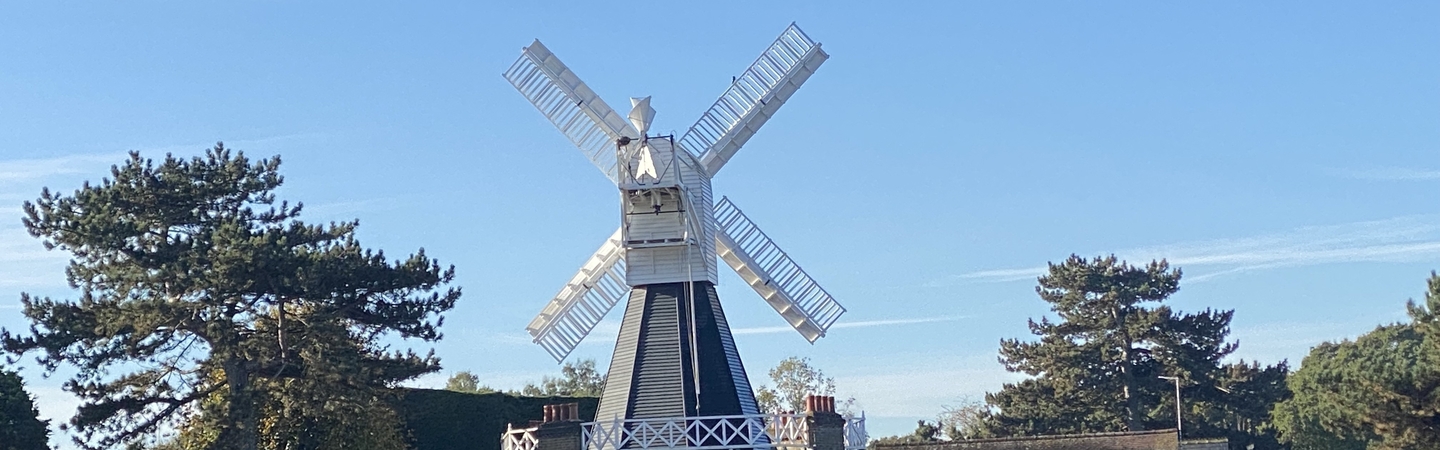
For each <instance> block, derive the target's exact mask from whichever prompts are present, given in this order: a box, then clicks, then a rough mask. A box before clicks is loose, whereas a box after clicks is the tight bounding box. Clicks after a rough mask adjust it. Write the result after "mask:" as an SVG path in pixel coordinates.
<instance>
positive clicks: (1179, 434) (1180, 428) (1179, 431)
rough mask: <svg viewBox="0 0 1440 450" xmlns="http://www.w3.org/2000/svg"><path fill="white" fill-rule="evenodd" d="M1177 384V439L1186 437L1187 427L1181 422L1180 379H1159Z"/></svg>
mask: <svg viewBox="0 0 1440 450" xmlns="http://www.w3.org/2000/svg"><path fill="white" fill-rule="evenodd" d="M1157 378H1160V379H1162V380H1170V381H1173V382H1175V437H1176V438H1177V439H1179V438H1183V437H1185V431H1184V430H1185V425H1184V424H1183V423H1182V422H1180V377H1163V376H1162V377H1157Z"/></svg>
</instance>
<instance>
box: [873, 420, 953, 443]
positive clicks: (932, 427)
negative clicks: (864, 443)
mask: <svg viewBox="0 0 1440 450" xmlns="http://www.w3.org/2000/svg"><path fill="white" fill-rule="evenodd" d="M940 433H941V430H940V426H939V425H937V424H934V423H930V422H926V421H924V420H917V421H915V431H913V432H911V433H910V434H903V435H899V436H886V437H882V438H875V439H871V440H870V443H869V444H868V445H870V446H871V447H870V448H875V447H874V446H885V445H898V444H924V443H930V442H936V441H939V440H940V439H939V437H940Z"/></svg>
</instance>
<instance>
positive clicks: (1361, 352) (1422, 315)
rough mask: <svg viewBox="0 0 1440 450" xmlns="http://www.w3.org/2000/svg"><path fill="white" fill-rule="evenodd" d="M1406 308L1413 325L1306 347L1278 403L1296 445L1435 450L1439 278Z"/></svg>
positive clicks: (1438, 443)
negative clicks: (1285, 396)
mask: <svg viewBox="0 0 1440 450" xmlns="http://www.w3.org/2000/svg"><path fill="white" fill-rule="evenodd" d="M1408 309H1409V315H1410V319H1411V321H1410V323H1396V324H1391V325H1385V326H1380V327H1377V328H1376V329H1375V330H1374V331H1371V332H1369V333H1366V334H1364V335H1362V336H1360V337H1359V338H1357V339H1355V340H1354V341H1350V340H1344V341H1341V342H1339V343H1331V342H1325V343H1322V344H1320V345H1318V346H1316V347H1314V348H1313V349H1311V350H1310V354H1309V355H1308V356H1306V357H1305V360H1304V361H1303V362H1302V363H1301V365H1300V370H1299V371H1296V372H1295V374H1294V375H1292V376H1291V377H1290V380H1289V384H1290V389H1291V390H1292V391H1293V392H1294V397H1293V398H1291V399H1289V400H1287V401H1285V402H1282V403H1280V404H1278V405H1276V406H1275V416H1276V422H1277V426H1278V427H1279V429H1280V431H1281V436H1282V437H1283V438H1284V439H1285V440H1286V441H1288V442H1290V443H1291V444H1293V446H1294V448H1295V449H1297V450H1310V449H1315V450H1332V449H1333V450H1348V449H1362V448H1369V449H1380V450H1389V449H1440V319H1437V317H1436V316H1437V313H1436V312H1437V311H1440V276H1436V275H1435V274H1434V273H1432V274H1431V276H1430V280H1429V290H1428V291H1427V292H1426V294H1425V304H1423V305H1421V304H1417V303H1415V302H1414V301H1411V302H1410V303H1409V305H1408Z"/></svg>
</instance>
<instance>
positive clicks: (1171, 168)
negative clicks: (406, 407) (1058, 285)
mask: <svg viewBox="0 0 1440 450" xmlns="http://www.w3.org/2000/svg"><path fill="white" fill-rule="evenodd" d="M722 3H723V4H718V3H717V4H714V5H707V6H698V5H688V4H669V3H658V4H647V3H635V2H630V3H624V2H621V3H613V2H612V3H603V4H595V5H590V4H562V3H552V2H546V3H543V4H530V3H518V2H517V3H493V4H489V5H471V4H436V3H429V4H425V5H405V6H380V5H369V4H365V5H357V4H354V3H352V2H344V3H341V2H335V3H329V4H326V3H307V4H304V5H300V4H294V3H290V2H231V3H227V4H221V3H206V4H189V3H180V2H158V1H156V2H137V3H127V4H124V5H121V4H109V3H106V4H81V3H79V2H43V3H42V2H25V3H9V4H5V5H0V124H3V126H0V326H3V327H7V328H11V329H15V328H20V327H23V326H25V323H24V321H23V320H22V318H21V317H20V314H19V310H18V303H19V301H18V299H19V295H20V293H21V292H31V293H38V294H48V295H55V296H61V297H64V296H71V295H73V294H72V293H71V292H69V290H68V288H66V286H65V284H64V280H63V274H62V268H63V265H64V262H65V256H64V255H61V254H56V253H53V252H45V251H44V250H43V248H42V247H41V246H40V245H39V243H38V242H36V241H34V240H33V239H31V238H29V237H28V235H26V234H25V232H24V231H23V229H22V228H21V227H20V223H19V219H20V216H21V212H20V209H19V206H20V203H21V202H22V201H25V200H28V199H33V198H35V197H36V196H37V195H38V193H39V190H40V188H41V187H42V186H49V187H51V188H54V189H58V190H63V191H69V190H72V189H74V188H77V187H79V185H80V183H81V182H82V181H84V180H98V179H99V178H101V177H103V176H104V175H106V174H107V173H108V172H107V168H108V167H109V165H111V164H114V163H117V162H120V161H121V159H122V157H123V153H124V152H125V151H127V150H139V151H141V152H142V153H143V154H145V155H146V156H151V157H161V156H162V155H163V154H164V153H165V152H172V153H175V154H177V155H194V154H198V153H200V152H201V151H203V149H204V148H205V147H207V146H208V145H210V144H212V143H213V142H215V141H218V140H223V141H225V142H226V143H227V145H228V146H230V147H233V148H236V149H241V150H244V151H246V152H247V153H249V154H251V155H254V156H269V155H273V154H280V155H281V156H282V157H283V159H284V161H285V163H284V165H283V168H282V169H283V171H284V174H285V175H286V177H287V183H286V186H285V187H284V188H283V192H282V193H281V195H282V197H283V198H286V199H289V200H292V201H294V200H299V201H303V202H304V203H305V204H306V205H307V212H308V214H307V216H308V218H309V219H310V220H346V219H351V218H359V219H360V223H361V227H360V232H359V234H360V237H361V239H362V241H363V242H364V243H365V244H366V245H368V246H370V247H373V248H379V249H384V250H386V251H387V252H389V253H390V254H394V255H397V256H398V255H400V254H403V253H407V252H411V251H414V250H415V249H418V248H421V247H424V248H425V249H426V251H427V252H428V253H429V254H431V255H433V256H435V257H437V258H439V259H440V260H441V261H442V262H443V263H446V264H454V265H456V267H457V270H458V273H459V275H458V284H459V285H461V286H463V287H464V289H465V292H466V295H465V298H464V299H463V300H462V301H461V303H460V305H459V306H457V307H456V309H455V310H454V311H453V312H452V313H451V314H449V316H448V317H447V320H446V326H445V328H444V331H445V333H446V339H445V340H443V341H441V342H439V343H436V344H435V345H434V346H433V348H434V349H435V350H436V352H437V353H438V354H439V356H440V357H442V358H443V361H444V364H445V367H446V373H443V374H438V375H436V376H433V377H428V378H424V379H421V380H418V381H416V384H417V385H421V386H437V385H439V384H441V383H443V379H444V377H445V376H446V375H448V373H449V372H451V371H456V370H471V371H474V372H476V373H477V374H479V375H480V376H481V378H482V380H484V382H486V383H487V384H490V385H493V386H496V387H501V388H515V387H519V386H520V385H522V384H523V383H524V382H526V381H530V380H535V379H538V378H539V377H540V376H542V375H545V374H549V373H553V372H555V371H556V365H555V364H554V362H553V361H551V360H550V359H549V357H548V356H547V355H546V354H545V353H544V352H543V351H542V350H541V349H540V348H538V347H537V346H534V345H532V344H530V343H529V342H528V339H527V337H526V335H525V334H524V331H523V328H524V326H525V324H526V323H528V321H529V320H530V318H531V317H532V316H533V315H534V314H535V313H536V312H537V311H538V310H539V309H540V307H541V306H543V304H544V303H545V302H546V301H547V300H548V299H549V298H550V297H552V296H553V295H554V294H555V292H556V291H557V290H558V289H559V288H560V286H561V284H563V283H564V282H565V280H566V279H568V277H569V276H570V275H571V274H572V273H573V272H574V270H575V269H576V268H577V267H578V266H579V265H580V264H581V263H582V262H583V261H584V259H585V258H586V257H588V256H589V253H590V252H591V251H593V250H594V249H595V247H597V246H598V245H599V243H600V241H601V240H602V239H604V238H605V237H606V236H608V235H609V234H610V233H611V232H612V231H613V230H614V228H615V217H616V216H615V214H616V207H617V206H618V205H617V204H616V201H615V194H614V192H613V191H612V189H613V188H612V187H611V186H610V184H609V183H608V181H606V180H605V178H604V177H603V176H602V175H600V174H599V172H598V171H596V170H595V169H594V168H593V167H592V166H590V164H589V163H588V162H587V161H585V160H584V158H583V157H582V156H581V155H580V154H579V152H577V151H575V149H574V148H573V147H571V146H570V145H569V143H568V142H567V141H566V140H565V139H564V137H563V136H561V135H560V133H558V132H557V131H555V130H554V129H553V127H552V126H551V125H550V124H549V123H548V122H546V121H545V119H544V118H543V117H541V116H540V114H539V113H537V112H536V111H535V110H534V109H533V108H532V107H531V106H530V105H529V104H528V103H526V101H525V100H524V99H523V98H522V97H521V96H520V95H519V94H518V93H516V92H514V90H513V89H512V88H511V87H510V85H509V84H508V83H506V82H505V81H504V80H503V79H502V78H501V77H500V73H501V72H502V71H504V70H505V69H506V68H507V67H509V65H510V63H511V62H513V61H514V60H515V58H516V57H518V55H519V51H520V48H521V47H523V46H524V45H526V44H528V43H529V42H530V41H531V40H532V39H535V38H540V39H541V40H543V41H544V42H545V44H546V45H547V46H548V47H550V48H551V49H552V50H553V51H555V52H556V54H557V55H559V56H560V57H561V58H562V59H563V60H564V61H565V62H566V63H567V64H568V65H569V66H570V67H571V68H572V69H574V70H575V71H576V72H577V73H578V74H579V75H580V76H581V77H582V78H583V79H584V80H585V81H586V82H587V83H589V84H590V86H591V87H592V88H593V89H594V90H595V91H597V92H598V93H599V94H600V95H601V96H602V97H604V98H605V99H607V101H608V102H609V103H610V104H612V105H622V104H625V98H626V97H629V96H643V95H653V96H654V100H653V106H654V107H655V109H657V110H658V111H659V114H658V116H657V117H656V121H655V128H654V129H655V130H656V131H660V132H666V131H676V132H679V133H683V131H684V130H685V129H686V128H688V127H689V126H690V124H691V123H692V122H693V121H694V120H695V119H696V118H697V117H698V116H699V115H700V113H701V112H703V111H704V110H705V109H706V108H707V107H709V105H710V104H711V102H713V101H714V99H715V98H716V97H717V96H719V95H720V94H721V93H722V92H723V90H724V89H725V88H726V86H727V84H728V83H729V80H730V77H731V76H734V75H737V74H738V73H739V72H740V71H741V70H743V69H744V68H745V67H746V65H748V64H749V63H750V62H751V61H752V60H753V58H754V57H755V56H756V55H757V54H759V52H760V51H761V50H762V49H763V48H764V47H765V45H767V44H768V43H769V42H770V41H771V40H772V39H774V37H775V36H776V35H777V34H779V33H780V31H781V30H783V29H784V27H785V26H786V25H788V24H789V23H790V22H792V21H795V22H798V23H799V24H800V25H801V27H803V28H804V30H805V31H806V32H807V33H808V34H809V35H810V36H811V37H813V38H814V39H815V40H817V41H820V42H822V43H823V45H824V48H825V49H826V51H827V52H829V53H830V54H831V59H830V60H829V61H828V62H827V63H826V64H825V65H824V66H823V67H822V68H821V69H820V71H819V72H818V73H817V74H816V75H815V76H814V77H813V78H811V79H810V81H809V82H807V83H806V85H805V86H804V88H802V89H801V90H800V92H799V93H798V94H797V95H796V96H795V97H793V98H792V99H791V101H790V102H789V103H787V104H786V105H785V107H784V108H783V109H782V110H781V111H780V113H779V114H778V116H777V117H776V118H775V119H774V120H772V121H771V122H770V123H768V124H766V126H765V127H764V129H763V130H762V131H761V132H760V133H759V134H758V135H756V137H755V138H754V139H752V140H751V141H750V143H749V144H748V145H747V146H746V147H745V149H744V150H742V151H741V152H740V153H739V154H738V155H737V156H736V157H735V158H734V159H733V160H732V161H731V163H730V164H729V165H728V166H727V168H726V170H725V171H724V172H723V173H722V174H720V175H719V176H717V177H716V179H715V188H716V190H717V193H720V194H724V195H728V196H730V197H731V198H732V199H734V200H735V201H736V202H737V203H738V204H739V205H740V206H741V207H742V208H744V210H745V211H746V213H747V214H748V215H749V216H750V217H751V218H752V219H754V220H755V221H756V222H757V223H758V224H759V225H760V226H761V227H762V228H764V229H765V230H766V231H767V232H768V233H769V234H770V236H772V237H773V238H774V239H775V240H776V241H777V242H778V243H779V244H780V245H781V246H783V247H784V248H785V249H786V250H787V251H789V252H790V254H791V255H792V256H793V257H794V258H795V259H796V260H797V261H798V262H799V263H800V264H801V265H802V266H804V267H805V268H806V269H807V270H808V271H809V272H810V273H811V274H812V275H813V276H814V277H815V278H816V279H818V280H819V281H820V282H821V283H822V284H823V285H824V286H825V287H826V288H827V289H828V290H829V291H830V292H831V293H832V294H834V296H835V297H836V298H838V299H839V300H840V301H841V302H842V303H844V304H845V306H846V307H848V308H849V313H848V314H847V315H846V316H845V317H843V318H842V319H841V324H840V325H837V328H835V329H833V330H832V331H831V333H830V335H829V336H828V337H826V338H824V339H822V340H821V341H819V342H818V343H817V344H815V345H813V346H812V345H810V344H807V343H805V341H804V340H803V339H801V338H800V337H799V336H798V335H797V334H795V333H794V332H793V331H788V330H784V329H781V328H778V327H783V326H784V323H783V322H782V321H781V320H780V319H779V318H778V317H777V316H776V315H775V314H774V313H773V312H772V311H771V310H770V309H769V308H768V307H766V306H765V305H764V303H763V302H761V301H760V300H759V299H758V298H757V297H756V296H755V295H754V294H753V293H752V292H751V291H749V289H748V288H746V287H745V286H744V285H743V284H742V283H741V282H740V281H739V279H738V278H737V277H735V276H733V274H729V273H726V274H725V275H723V276H722V280H721V281H722V285H721V287H720V295H721V298H722V299H724V302H725V305H726V308H727V310H726V311H727V314H729V315H730V317H731V324H732V325H733V326H734V327H736V329H737V330H736V331H737V334H738V336H737V339H738V342H739V346H740V351H741V354H742V356H743V357H744V358H745V361H746V363H747V369H748V370H749V371H750V373H751V379H752V381H754V382H756V383H757V384H758V383H759V382H762V381H763V380H765V377H764V373H765V371H766V369H767V368H768V367H770V366H772V365H774V363H776V362H777V361H779V360H780V359H782V358H784V357H786V356H789V355H800V356H808V357H811V358H812V359H813V360H814V362H815V364H816V365H817V366H819V367H821V368H822V369H823V370H825V371H826V372H827V373H829V374H831V375H833V376H835V377H836V379H837V382H838V383H839V385H840V391H841V394H842V395H853V396H855V397H856V398H857V400H858V401H859V403H860V405H861V406H862V407H864V409H865V410H866V411H867V414H868V416H869V417H870V425H871V431H872V434H873V435H888V434H897V433H903V432H908V431H909V430H911V429H912V428H913V427H914V421H915V420H917V419H921V418H931V417H933V416H934V414H935V413H937V412H938V411H939V410H940V407H941V406H942V405H945V404H955V403H958V402H961V401H963V400H964V399H966V398H970V399H977V398H979V397H980V396H982V395H983V393H984V392H985V391H989V390H995V389H998V388H999V387H1000V384H1001V383H1003V382H1005V381H1007V380H1013V379H1015V377H1014V376H1013V375H1010V374H1007V373H1005V372H1004V370H1003V369H1001V368H1000V366H999V364H998V363H997V362H996V361H995V351H996V349H997V347H998V342H999V340H1000V339H1001V338H1007V337H1019V336H1025V335H1026V331H1025V320H1026V319H1027V318H1031V317H1039V316H1041V315H1043V314H1044V313H1046V311H1047V308H1046V305H1045V304H1044V303H1042V302H1041V301H1040V300H1039V299H1038V298H1037V297H1035V295H1034V292H1033V286H1034V276H1035V275H1036V274H1038V272H1039V270H1043V267H1044V265H1045V263H1046V262H1047V261H1057V260H1060V259H1063V258H1064V257H1066V256H1067V255H1069V254H1071V253H1079V254H1081V255H1090V256H1093V255H1097V254H1107V253H1112V252H1113V253H1117V254H1118V255H1119V256H1121V257H1124V258H1128V259H1130V260H1132V261H1137V262H1138V261H1143V260H1148V259H1149V258H1161V257H1164V258H1169V259H1170V260H1171V261H1172V262H1174V263H1176V265H1178V266H1180V267H1182V268H1183V269H1184V271H1185V274H1186V277H1185V279H1186V281H1185V282H1183V283H1182V290H1181V292H1180V293H1179V294H1177V295H1176V296H1175V297H1174V298H1173V299H1172V304H1174V305H1175V306H1176V307H1178V308H1181V309H1185V310H1196V309H1203V308H1207V307H1212V308H1225V309H1231V308H1233V309H1236V310H1237V312H1236V316H1235V320H1234V323H1233V330H1234V333H1233V336H1234V338H1236V339H1238V340H1239V341H1240V344H1241V347H1240V351H1239V352H1238V353H1237V357H1244V358H1247V359H1258V360H1260V361H1263V362H1266V363H1273V362H1276V361H1278V360H1280V359H1284V358H1289V359H1290V360H1291V361H1292V362H1293V363H1298V361H1299V359H1300V358H1301V357H1303V355H1304V354H1305V353H1306V352H1307V351H1308V348H1309V347H1310V346H1311V345H1314V344H1315V343H1318V342H1320V341H1322V340H1326V339H1338V338H1343V337H1347V336H1354V335H1357V334H1359V333H1363V332H1365V331H1367V330H1369V329H1371V328H1373V327H1374V326H1375V325H1377V324H1380V323H1383V322H1390V321H1394V320H1399V319H1401V318H1402V317H1403V303H1404V301H1405V300H1406V299H1408V298H1416V297H1419V296H1420V295H1421V294H1422V292H1423V288H1424V279H1425V277H1426V276H1427V275H1428V274H1429V271H1430V270H1433V269H1437V268H1440V208H1437V206H1436V202H1435V196H1436V194H1437V193H1440V161H1437V158H1436V156H1437V155H1440V52H1437V51H1436V49H1437V48H1440V27H1435V26H1434V24H1435V23H1437V22H1440V7H1437V6H1436V5H1435V4H1431V3H1421V2H1395V3H1386V4H1363V5H1361V4H1338V3H1325V2H1304V3H1301V2H1290V3H1272V4H1266V5H1257V4H1252V3H1251V2H1212V3H1206V4H1203V5H1183V6H1175V5H1160V4H1154V3H1140V2H1133V3H1108V4H1105V5H1102V6H1094V5H1079V4H1075V3H1027V4H1019V3H1018V2H1009V3H1004V4H997V5H985V4H979V3H960V2H936V3H930V4H923V3H912V4H905V5H894V6H891V5H882V4H881V2H863V3H853V4H840V3H837V2H809V3H788V4H769V2H748V3H747V2H722ZM615 316H618V314H615ZM616 321H618V318H617V317H611V318H609V319H608V321H607V322H606V323H603V324H602V325H601V326H600V328H599V329H598V330H597V331H596V333H595V334H594V335H592V336H591V338H590V339H588V340H587V341H586V343H585V344H582V346H581V347H580V348H579V349H578V350H577V352H576V356H577V357H582V358H584V357H593V358H597V359H599V360H601V361H602V363H603V362H604V361H606V360H608V357H609V353H610V345H611V344H612V343H613V339H614V336H613V334H614V331H615V329H616V328H617V327H618V322H616ZM419 346H420V347H421V348H425V347H427V345H424V344H420V345H419ZM27 366H33V364H27ZM25 374H26V376H27V379H28V381H29V383H30V385H31V387H32V389H33V390H34V392H35V393H36V394H37V395H38V396H39V399H40V402H41V407H42V410H43V411H44V413H45V414H47V415H49V416H51V417H62V419H61V420H62V421H63V420H64V418H68V414H69V409H70V408H72V407H73V405H74V401H73V399H70V398H69V397H68V396H66V395H65V394H63V393H62V392H60V391H59V389H58V386H59V383H60V381H59V379H57V378H52V379H43V378H41V377H40V375H39V373H38V372H37V371H35V370H33V367H30V368H27V369H26V371H25ZM60 440H62V439H61V438H58V437H57V442H59V441H60Z"/></svg>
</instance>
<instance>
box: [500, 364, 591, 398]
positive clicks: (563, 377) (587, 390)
mask: <svg viewBox="0 0 1440 450" xmlns="http://www.w3.org/2000/svg"><path fill="white" fill-rule="evenodd" d="M604 392H605V374H603V373H600V371H598V370H596V369H595V360H593V359H582V360H580V361H579V362H567V363H565V365H563V366H561V367H560V376H559V377H551V376H546V377H544V378H542V379H541V380H540V384H534V383H528V384H526V385H525V387H524V388H521V389H520V394H521V395H526V396H530V397H556V396H559V397H599V396H600V394H603V393H604Z"/></svg>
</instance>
